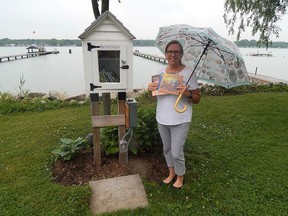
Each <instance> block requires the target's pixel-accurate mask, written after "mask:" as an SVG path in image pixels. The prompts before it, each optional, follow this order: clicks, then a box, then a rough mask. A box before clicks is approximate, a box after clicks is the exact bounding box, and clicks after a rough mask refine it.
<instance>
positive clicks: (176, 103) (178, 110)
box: [174, 93, 187, 113]
mask: <svg viewBox="0 0 288 216" xmlns="http://www.w3.org/2000/svg"><path fill="white" fill-rule="evenodd" d="M182 95H183V94H182V93H180V94H179V96H178V98H177V100H176V102H175V104H174V109H175V110H176V111H177V112H179V113H183V112H185V111H186V109H187V106H186V105H184V108H183V109H182V110H180V109H178V108H177V106H178V103H179V101H180V100H181V98H182Z"/></svg>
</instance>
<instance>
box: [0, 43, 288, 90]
mask: <svg viewBox="0 0 288 216" xmlns="http://www.w3.org/2000/svg"><path fill="white" fill-rule="evenodd" d="M55 49H57V50H58V51H59V52H60V53H59V54H51V55H46V56H40V57H33V58H28V59H20V60H15V61H11V62H3V63H0V92H11V93H17V91H18V86H19V84H20V77H21V76H23V77H24V79H25V80H26V82H25V84H24V89H25V90H30V91H32V92H43V93H48V92H49V90H55V91H60V92H66V93H67V94H69V95H76V94H82V93H84V92H85V86H84V85H85V83H84V69H83V59H82V48H81V47H47V50H49V51H50V50H55ZM70 49H71V51H72V53H71V54H69V50H70ZM134 50H139V51H140V52H143V53H150V54H153V55H162V53H161V52H160V51H159V50H158V49H157V48H156V47H134ZM240 50H241V52H242V54H243V57H244V59H245V63H246V67H247V70H248V72H250V73H254V72H255V70H256V68H257V74H259V75H265V76H270V77H274V78H278V79H283V80H288V73H287V59H288V49H269V50H268V51H267V50H266V49H255V48H241V49H240ZM25 52H26V48H25V47H0V56H5V55H13V54H22V53H25ZM257 52H259V53H267V52H271V53H272V55H273V57H253V56H250V54H251V53H257ZM161 67H163V64H161V63H158V62H154V61H150V60H147V59H143V58H141V57H137V56H134V57H133V71H134V77H133V87H134V88H146V86H147V84H148V83H149V82H150V79H151V76H152V75H153V74H154V73H156V72H157V71H158V70H159V69H160V68H161Z"/></svg>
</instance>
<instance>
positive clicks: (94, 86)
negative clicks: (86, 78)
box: [90, 83, 102, 91]
mask: <svg viewBox="0 0 288 216" xmlns="http://www.w3.org/2000/svg"><path fill="white" fill-rule="evenodd" d="M95 88H102V86H96V85H94V84H93V83H90V91H94V89H95Z"/></svg>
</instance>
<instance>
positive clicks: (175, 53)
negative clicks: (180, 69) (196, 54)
mask: <svg viewBox="0 0 288 216" xmlns="http://www.w3.org/2000/svg"><path fill="white" fill-rule="evenodd" d="M165 55H166V59H167V60H168V64H169V65H179V64H180V60H181V58H182V52H181V48H180V46H179V45H178V44H171V45H170V46H169V47H168V48H167V51H166V53H165Z"/></svg>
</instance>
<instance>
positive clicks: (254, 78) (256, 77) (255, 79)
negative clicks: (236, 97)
mask: <svg viewBox="0 0 288 216" xmlns="http://www.w3.org/2000/svg"><path fill="white" fill-rule="evenodd" d="M133 54H134V55H135V56H139V57H142V58H146V59H149V60H153V61H157V62H160V63H162V64H167V60H166V59H165V57H161V56H157V55H151V54H147V53H141V52H137V51H136V52H133ZM259 55H264V54H259ZM265 55H271V56H272V54H271V53H269V54H265ZM248 76H249V78H250V81H251V82H252V83H257V84H269V83H284V84H288V81H287V80H282V79H277V78H273V77H269V76H265V75H260V74H256V73H248Z"/></svg>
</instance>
